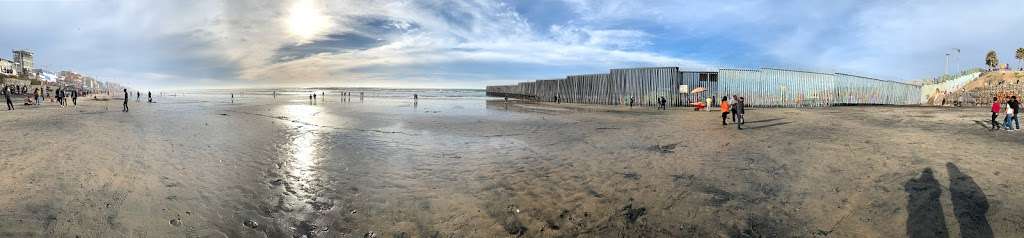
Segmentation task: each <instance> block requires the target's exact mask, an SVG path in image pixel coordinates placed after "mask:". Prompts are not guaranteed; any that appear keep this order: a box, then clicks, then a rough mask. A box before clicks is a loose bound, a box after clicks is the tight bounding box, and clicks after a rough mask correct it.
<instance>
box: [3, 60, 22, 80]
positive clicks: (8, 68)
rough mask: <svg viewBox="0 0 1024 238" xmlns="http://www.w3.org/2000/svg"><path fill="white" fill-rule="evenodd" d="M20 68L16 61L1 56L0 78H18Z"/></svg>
mask: <svg viewBox="0 0 1024 238" xmlns="http://www.w3.org/2000/svg"><path fill="white" fill-rule="evenodd" d="M19 68H20V67H19V66H18V65H17V64H15V63H14V61H10V60H7V59H2V58H0V78H17V77H18V72H20V71H21V70H20V69H19Z"/></svg>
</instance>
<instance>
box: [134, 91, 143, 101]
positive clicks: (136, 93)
mask: <svg viewBox="0 0 1024 238" xmlns="http://www.w3.org/2000/svg"><path fill="white" fill-rule="evenodd" d="M141 99H142V92H139V91H135V102H139V100H141Z"/></svg>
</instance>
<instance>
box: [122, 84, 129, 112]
mask: <svg viewBox="0 0 1024 238" xmlns="http://www.w3.org/2000/svg"><path fill="white" fill-rule="evenodd" d="M122 90H124V109H122V110H121V111H123V112H128V89H127V88H126V89H122Z"/></svg>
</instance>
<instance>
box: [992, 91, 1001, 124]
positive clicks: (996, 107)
mask: <svg viewBox="0 0 1024 238" xmlns="http://www.w3.org/2000/svg"><path fill="white" fill-rule="evenodd" d="M1000 111H1002V108H1000V103H999V97H992V130H996V129H999V122H996V118H997V117H999V112H1000Z"/></svg>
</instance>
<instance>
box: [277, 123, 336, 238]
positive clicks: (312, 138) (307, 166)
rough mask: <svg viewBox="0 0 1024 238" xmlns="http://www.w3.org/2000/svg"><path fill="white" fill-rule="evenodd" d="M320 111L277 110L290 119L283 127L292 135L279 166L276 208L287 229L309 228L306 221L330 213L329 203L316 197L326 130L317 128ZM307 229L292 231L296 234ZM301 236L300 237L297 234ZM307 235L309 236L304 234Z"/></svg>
mask: <svg viewBox="0 0 1024 238" xmlns="http://www.w3.org/2000/svg"><path fill="white" fill-rule="evenodd" d="M320 112H321V109H320V108H318V107H316V106H311V105H295V104H293V105H285V106H283V107H282V108H281V109H280V112H279V113H280V114H282V115H284V116H286V117H288V118H291V119H292V120H291V121H287V122H286V125H287V127H288V128H289V130H291V132H292V133H293V134H292V135H290V137H289V142H288V144H287V145H286V146H285V147H284V148H285V152H286V153H283V156H284V157H283V158H281V160H282V161H284V163H283V164H282V166H281V168H280V169H281V170H282V173H283V174H284V175H285V176H286V178H285V181H284V182H279V183H280V184H282V185H283V186H284V190H285V192H284V193H283V195H282V196H281V197H280V198H279V201H278V209H279V211H280V212H282V213H285V214H287V217H288V221H287V222H288V223H290V224H289V226H292V227H293V228H300V227H302V226H301V225H302V224H306V225H307V226H308V224H309V222H308V220H315V218H316V214H317V213H318V212H320V211H322V210H329V209H330V208H331V206H329V205H327V204H333V203H332V202H330V201H322V199H320V198H318V195H317V194H316V193H317V192H316V191H319V190H320V189H319V188H317V187H318V186H319V185H318V181H320V177H321V176H322V174H321V171H320V163H321V162H322V160H323V158H324V155H323V147H324V141H323V137H324V134H325V133H327V131H326V130H329V128H324V127H320V126H317V125H319V124H320V123H321V121H320V120H321V117H320V116H319V114H320ZM307 230H310V229H295V230H294V231H296V232H299V233H309V232H306V231H307ZM300 235H301V234H300ZM305 235H310V234H305Z"/></svg>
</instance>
